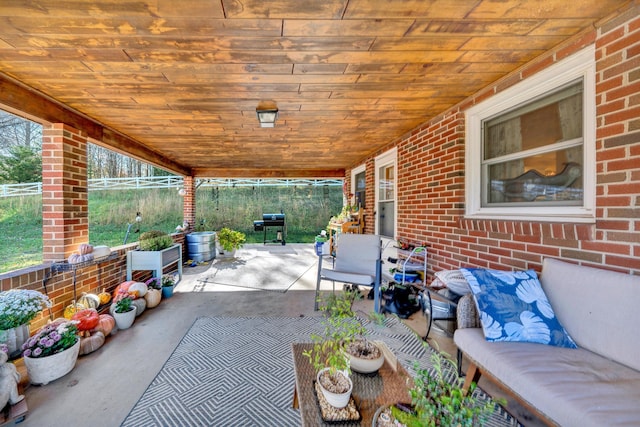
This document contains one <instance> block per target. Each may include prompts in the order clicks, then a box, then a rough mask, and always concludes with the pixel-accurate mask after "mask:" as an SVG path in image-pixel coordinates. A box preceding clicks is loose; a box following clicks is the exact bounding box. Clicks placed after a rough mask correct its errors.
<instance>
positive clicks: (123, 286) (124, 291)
mask: <svg viewBox="0 0 640 427" xmlns="http://www.w3.org/2000/svg"><path fill="white" fill-rule="evenodd" d="M134 283H136V282H135V280H127V281H126V282H122V283H120V284H119V285H118V286H116V289H115V290H114V291H113V302H118V301H120V300H121V299H122V298H124V297H128V296H130V295H129V288H130V287H131V285H133V284H134Z"/></svg>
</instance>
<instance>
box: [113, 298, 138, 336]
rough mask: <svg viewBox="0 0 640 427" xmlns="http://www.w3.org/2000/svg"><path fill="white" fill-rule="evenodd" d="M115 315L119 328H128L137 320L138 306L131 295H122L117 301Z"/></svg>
mask: <svg viewBox="0 0 640 427" xmlns="http://www.w3.org/2000/svg"><path fill="white" fill-rule="evenodd" d="M113 304H114V310H113V317H114V319H116V326H118V329H128V328H130V327H131V325H133V321H134V320H136V306H135V305H133V301H132V300H131V298H130V297H122V298H120V299H118V300H117V301H115V302H114V303H113Z"/></svg>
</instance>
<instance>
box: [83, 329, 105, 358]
mask: <svg viewBox="0 0 640 427" xmlns="http://www.w3.org/2000/svg"><path fill="white" fill-rule="evenodd" d="M104 340H105V337H104V334H103V333H102V332H100V331H96V332H94V333H92V334H91V335H90V336H88V337H82V338H80V351H79V354H80V355H81V356H82V355H84V354H89V353H93V352H94V351H96V350H97V349H99V348H100V347H102V346H103V344H104Z"/></svg>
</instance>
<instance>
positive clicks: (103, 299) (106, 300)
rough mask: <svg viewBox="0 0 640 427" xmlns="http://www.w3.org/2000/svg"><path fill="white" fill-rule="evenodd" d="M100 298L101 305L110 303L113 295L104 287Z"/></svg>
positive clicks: (99, 295)
mask: <svg viewBox="0 0 640 427" xmlns="http://www.w3.org/2000/svg"><path fill="white" fill-rule="evenodd" d="M98 298H99V299H100V305H104V304H109V301H111V295H110V294H109V292H107V291H105V290H104V288H102V292H100V293H99V294H98Z"/></svg>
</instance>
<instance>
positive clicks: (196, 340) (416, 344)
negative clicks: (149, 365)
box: [122, 317, 516, 427]
mask: <svg viewBox="0 0 640 427" xmlns="http://www.w3.org/2000/svg"><path fill="white" fill-rule="evenodd" d="M321 320H322V319H321V318H318V317H296V318H282V317H278V318H266V317H241V318H233V317H201V318H198V319H196V321H195V322H194V324H193V325H192V326H191V328H190V329H189V331H187V333H186V335H185V336H184V337H183V339H182V341H181V342H180V343H179V344H178V347H177V348H176V349H175V350H174V352H173V354H172V355H171V356H170V357H169V359H168V360H167V362H166V363H165V365H164V366H163V368H162V370H161V371H160V372H159V373H158V375H157V376H156V378H155V379H154V380H153V381H152V383H151V384H150V385H149V387H148V388H147V390H146V391H145V392H144V394H143V395H142V397H141V398H140V400H139V401H138V402H137V403H136V405H135V406H134V408H133V409H132V410H131V412H130V413H129V415H128V416H127V418H126V419H125V421H124V423H123V424H122V426H123V427H147V426H148V427H150V426H162V427H170V426H171V427H172V426H184V427H196V426H216V427H217V426H278V427H286V426H299V425H300V414H299V412H298V410H296V409H293V408H292V407H291V403H292V397H293V390H294V384H295V376H294V371H293V359H292V355H291V344H292V343H296V342H300V343H302V342H310V341H311V340H310V335H311V334H312V333H313V332H316V333H318V332H321V330H322V325H321V324H320V322H321ZM367 327H368V329H369V330H370V338H372V339H375V340H382V341H384V342H385V343H386V344H387V346H388V347H389V348H390V349H391V350H393V352H394V353H395V354H396V355H397V357H398V360H399V362H401V363H402V364H403V365H404V366H405V368H407V370H409V371H412V369H411V367H412V364H413V361H414V360H418V359H419V360H420V361H421V365H423V366H424V367H428V366H430V365H429V355H428V352H429V350H425V348H424V347H423V345H422V340H421V339H420V338H419V337H417V336H416V335H415V334H414V333H413V331H411V330H410V329H409V328H408V327H407V326H405V325H404V324H403V323H402V322H401V321H400V320H398V319H397V318H395V317H387V318H386V320H385V326H384V327H382V326H375V325H372V324H367ZM422 362H424V364H423V363H422ZM476 392H480V391H479V390H476ZM488 425H489V426H513V425H516V423H515V422H514V421H513V420H512V419H511V417H510V416H509V415H508V414H506V413H505V412H504V411H503V410H501V409H497V410H496V412H495V413H494V416H493V418H492V419H491V420H490V422H489V423H488Z"/></svg>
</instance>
